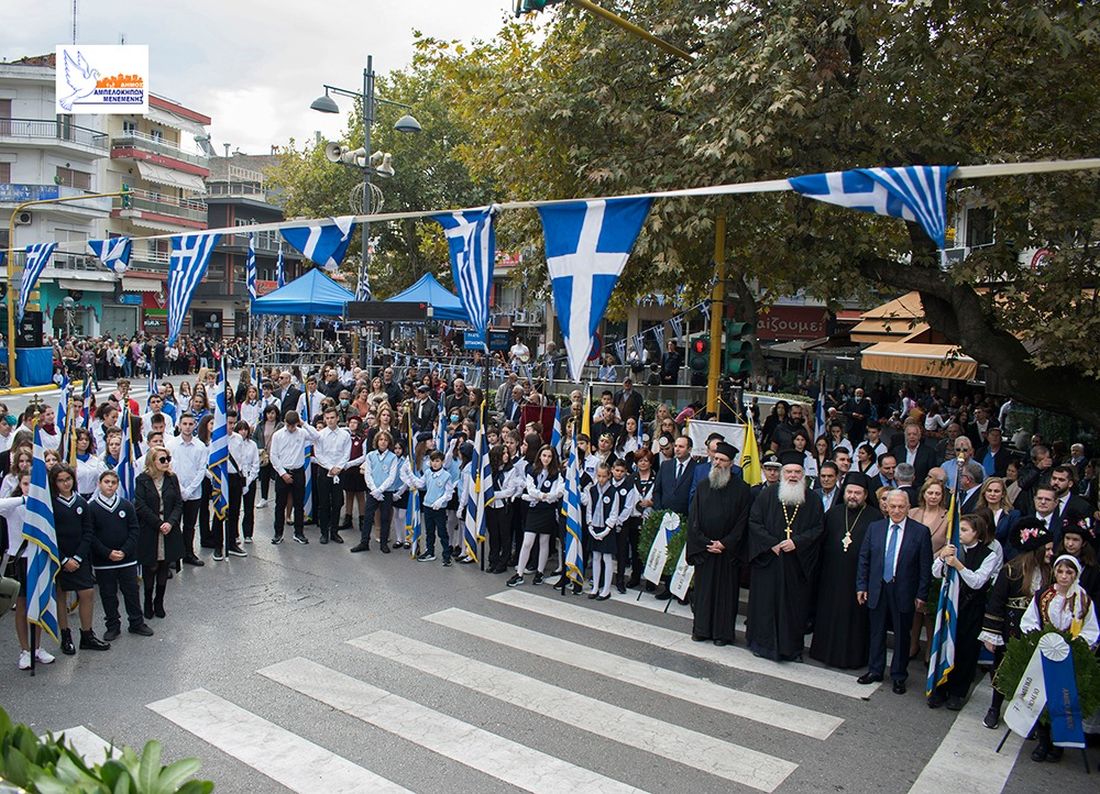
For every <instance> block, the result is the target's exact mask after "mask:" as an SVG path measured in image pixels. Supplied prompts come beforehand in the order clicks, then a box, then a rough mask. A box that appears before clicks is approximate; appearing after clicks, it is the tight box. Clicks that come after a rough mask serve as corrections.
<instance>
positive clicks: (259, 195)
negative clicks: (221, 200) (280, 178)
mask: <svg viewBox="0 0 1100 794" xmlns="http://www.w3.org/2000/svg"><path fill="white" fill-rule="evenodd" d="M206 190H207V192H208V193H209V195H211V196H240V197H243V198H254V199H258V200H259V201H266V200H267V191H265V190H264V186H263V185H258V184H255V183H250V182H210V181H207V183H206Z"/></svg>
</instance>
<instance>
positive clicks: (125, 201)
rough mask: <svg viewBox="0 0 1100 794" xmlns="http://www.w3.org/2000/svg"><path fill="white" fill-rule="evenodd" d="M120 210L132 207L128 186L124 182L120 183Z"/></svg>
mask: <svg viewBox="0 0 1100 794" xmlns="http://www.w3.org/2000/svg"><path fill="white" fill-rule="evenodd" d="M121 198H122V209H124V210H128V209H130V207H131V206H132V203H131V201H130V186H129V185H127V184H126V183H125V182H123V183H122V197H121Z"/></svg>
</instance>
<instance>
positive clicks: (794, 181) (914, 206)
mask: <svg viewBox="0 0 1100 794" xmlns="http://www.w3.org/2000/svg"><path fill="white" fill-rule="evenodd" d="M954 170H955V166H953V165H911V166H906V167H905V168H856V169H853V170H851V171H830V172H829V173H827V174H811V175H809V176H796V177H792V178H790V179H788V180H787V182H789V183H790V186H791V188H792V189H793V190H795V191H797V192H799V193H801V194H802V195H803V196H806V197H807V198H812V199H817V200H818V201H825V202H828V203H829V204H837V205H839V206H841V207H848V208H850V209H854V210H860V211H861V212H873V213H875V214H876V215H886V216H888V217H891V218H901V219H903V220H907V221H913V222H915V223H919V224H920V225H921V226H922V227H923V228H924V231H925V232H927V233H928V236H929V237H931V238H932V240H933V241H935V243H936V245H937V246H939V247H940V248H943V247H944V246H945V244H946V243H945V236H946V229H947V180H948V179H950V178H951V174H952V172H954Z"/></svg>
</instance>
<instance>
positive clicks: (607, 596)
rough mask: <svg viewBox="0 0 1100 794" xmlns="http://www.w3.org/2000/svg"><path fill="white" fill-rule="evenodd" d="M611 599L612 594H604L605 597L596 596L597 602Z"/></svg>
mask: <svg viewBox="0 0 1100 794" xmlns="http://www.w3.org/2000/svg"><path fill="white" fill-rule="evenodd" d="M609 598H611V593H604V594H603V595H598V596H596V600H597V601H606V600H607V599H609Z"/></svg>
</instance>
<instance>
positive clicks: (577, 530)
mask: <svg viewBox="0 0 1100 794" xmlns="http://www.w3.org/2000/svg"><path fill="white" fill-rule="evenodd" d="M580 468H581V467H580V461H578V460H577V444H576V435H575V434H574V439H573V447H572V449H570V450H569V461H568V463H566V466H565V499H564V500H563V501H562V512H563V513H565V552H564V554H565V575H566V576H567V577H568V578H569V580H570V581H571V582H573V583H574V584H583V583H584V549H583V548H582V546H581V482H580V477H581V473H580Z"/></svg>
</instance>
